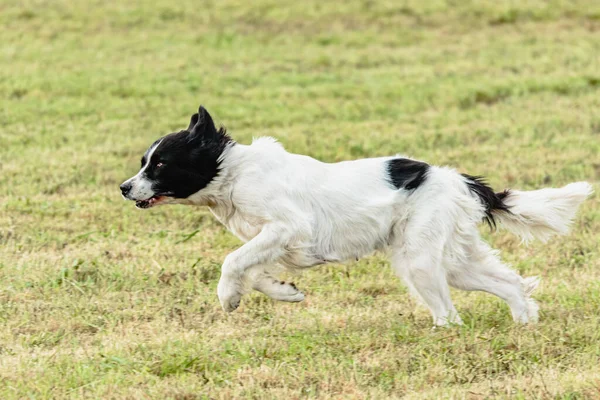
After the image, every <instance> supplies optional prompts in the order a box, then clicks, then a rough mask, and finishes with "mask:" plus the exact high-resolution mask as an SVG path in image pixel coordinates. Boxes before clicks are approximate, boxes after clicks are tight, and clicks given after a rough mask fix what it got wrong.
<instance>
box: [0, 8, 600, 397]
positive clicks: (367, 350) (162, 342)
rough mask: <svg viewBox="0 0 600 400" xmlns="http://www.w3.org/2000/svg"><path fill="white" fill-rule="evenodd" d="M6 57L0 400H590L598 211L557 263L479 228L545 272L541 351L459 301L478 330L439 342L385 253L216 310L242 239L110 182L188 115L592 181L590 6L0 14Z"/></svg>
mask: <svg viewBox="0 0 600 400" xmlns="http://www.w3.org/2000/svg"><path fill="white" fill-rule="evenodd" d="M0 39H1V40H0V188H1V191H0V378H1V379H0V391H1V393H2V396H1V397H2V398H6V399H8V398H21V397H25V396H35V397H38V398H50V397H53V398H57V397H69V396H77V397H90V398H99V397H104V398H108V397H110V396H113V398H122V397H127V396H129V397H130V398H138V397H140V398H142V397H146V398H147V397H156V398H167V397H168V398H180V399H184V398H185V399H192V398H196V397H194V396H197V397H198V398H200V396H202V395H206V396H212V397H213V398H232V397H234V398H235V397H238V398H239V397H242V396H254V397H256V398H264V397H273V398H278V397H280V396H284V395H285V396H292V398H296V397H301V396H317V397H335V396H342V397H356V398H360V397H371V398H378V397H379V398H389V397H399V396H404V395H408V394H411V395H414V396H417V397H421V396H423V397H431V398H439V396H441V395H444V396H457V397H461V396H462V397H464V396H467V395H469V396H471V395H473V394H469V393H475V394H474V395H473V396H477V395H495V394H496V395H503V396H513V395H514V396H517V395H521V396H529V397H530V396H542V397H543V396H549V397H556V396H559V397H560V396H563V397H564V396H571V395H573V396H591V395H592V393H595V394H596V395H597V388H598V383H597V382H598V381H600V375H599V374H600V370H599V368H598V365H597V357H598V355H599V354H600V349H599V347H598V342H599V339H600V338H599V337H598V332H600V329H598V327H599V325H600V319H599V316H598V312H597V310H598V308H599V306H600V284H599V283H598V279H599V277H600V265H599V262H598V258H599V255H600V253H599V252H598V246H597V245H598V240H599V231H600V215H599V211H598V204H599V202H598V196H597V195H596V196H595V197H594V198H593V199H591V200H590V201H588V203H586V204H585V205H584V207H583V209H582V212H581V215H580V217H579V218H578V220H577V222H576V224H575V227H574V233H573V234H572V235H571V236H570V237H568V238H564V239H562V240H556V241H554V242H552V243H551V244H550V245H549V246H543V245H540V244H538V245H534V246H532V247H529V248H524V247H518V245H519V243H518V240H517V239H516V238H514V237H512V236H510V235H507V234H506V233H504V232H500V233H498V234H495V235H494V236H493V237H492V236H489V233H488V231H487V230H486V231H484V232H485V235H486V237H488V238H489V239H490V240H492V241H493V244H494V245H495V246H497V247H499V248H501V249H502V250H503V251H504V252H503V254H504V257H505V259H506V260H507V262H510V263H512V264H513V265H514V266H515V268H517V269H519V271H520V272H521V273H522V274H524V275H541V276H542V277H543V282H544V286H543V288H542V290H541V292H540V294H539V297H538V298H539V299H540V302H541V303H542V323H541V325H540V328H539V329H538V330H537V331H535V332H539V333H535V332H534V331H521V330H518V328H515V327H514V326H513V325H512V321H511V320H510V316H509V315H508V311H507V309H506V308H505V307H504V306H503V305H502V304H501V303H500V302H498V301H496V299H493V298H491V297H489V296H485V295H479V294H474V295H472V296H468V295H467V294H464V293H463V294H458V293H457V294H455V296H456V298H457V304H458V306H457V307H458V308H459V310H460V312H461V313H462V314H463V315H464V316H466V318H465V320H466V321H467V327H466V328H464V329H462V330H460V329H459V330H450V331H444V332H441V333H440V332H430V329H429V325H430V320H429V316H428V315H427V312H426V311H425V310H423V309H421V308H418V307H416V304H415V303H414V302H413V301H412V300H411V299H410V297H409V296H408V294H407V293H406V290H405V289H404V288H403V286H402V285H401V284H400V283H399V281H398V280H397V279H396V278H395V277H394V276H393V275H392V273H391V272H390V271H389V267H388V265H387V263H386V261H385V259H384V258H383V257H381V256H374V257H372V258H369V259H366V260H363V261H361V262H359V263H354V264H351V265H347V266H331V267H324V268H320V269H318V270H316V271H311V272H310V273H308V274H306V275H303V276H302V277H299V278H294V279H295V280H296V281H297V283H298V284H299V286H300V287H301V288H302V289H305V290H306V291H307V294H308V300H307V301H306V302H305V303H303V304H301V305H296V306H291V305H281V304H274V303H272V302H271V301H270V300H267V299H265V298H264V297H260V296H258V295H253V296H250V297H249V298H248V299H247V300H246V301H245V304H244V305H243V306H242V307H241V309H240V310H239V312H237V313H235V314H234V315H232V316H225V315H223V313H222V312H221V311H220V309H219V305H218V301H217V300H216V295H215V286H216V279H217V278H218V275H219V267H220V263H221V261H222V259H223V258H224V256H225V255H226V254H227V253H228V252H229V251H231V250H232V249H234V248H236V247H237V246H239V244H240V243H239V241H237V239H235V238H234V237H233V236H232V235H230V234H229V233H227V232H226V231H225V230H224V228H222V227H221V226H220V225H219V224H218V223H216V222H215V220H214V219H213V218H212V217H211V216H210V214H209V213H208V212H207V211H206V210H203V209H193V208H186V207H181V206H176V207H175V206H174V207H164V208H162V207H161V208H157V209H152V210H150V211H147V212H141V211H139V210H136V209H134V207H133V205H132V204H130V203H125V202H123V201H122V199H121V197H120V194H119V190H118V185H119V183H121V182H122V181H123V180H124V179H126V178H128V177H129V176H131V175H133V174H134V173H135V172H136V171H137V168H138V166H139V159H140V157H141V155H142V154H143V152H144V151H145V149H146V148H147V147H148V145H150V144H151V143H152V142H153V141H154V140H155V139H157V138H158V137H160V136H162V135H164V134H166V133H169V132H172V131H176V130H179V129H183V128H185V127H186V126H187V124H188V121H189V117H190V115H191V114H193V113H194V112H195V111H196V110H197V108H198V106H199V105H200V104H203V105H204V106H205V107H206V108H207V109H208V110H209V112H210V113H211V114H212V115H213V117H214V118H215V121H216V122H217V123H221V124H223V125H225V126H226V127H227V128H228V130H229V132H230V133H231V135H232V136H233V137H234V138H235V139H236V140H238V141H239V142H242V143H246V144H248V143H250V141H251V140H252V138H253V137H256V136H262V135H271V136H274V137H276V138H278V139H279V140H280V141H281V142H282V143H283V145H284V146H285V147H286V148H287V149H288V150H289V151H292V152H297V153H303V154H307V155H310V156H313V157H316V158H318V159H321V160H323V161H328V162H334V161H340V160H348V159H354V158H359V157H372V156H380V155H391V154H395V153H401V154H405V155H407V156H412V157H416V158H420V159H423V160H426V161H427V162H429V163H432V164H444V165H450V166H453V167H455V168H457V169H458V170H459V171H460V172H467V173H470V174H476V175H485V176H487V177H488V178H489V182H490V183H491V184H492V186H493V187H495V188H496V189H498V190H500V189H504V188H505V187H513V188H522V189H533V188H540V187H544V186H560V185H564V184H566V183H569V182H571V181H576V180H588V181H591V182H592V183H595V184H597V182H598V180H599V178H600V113H599V112H598V110H599V109H600V3H599V2H598V1H594V0H571V1H567V0H564V1H561V0H550V1H542V0H525V1H509V0H498V1H454V0H419V1H416V0H415V1H412V0H400V1H370V0H361V1H355V0H350V1H344V2H333V1H332V2H326V1H312V0H307V1H300V2H298V1H271V0H258V1H253V2H248V1H236V0H225V1H188V0H184V1H166V0H156V1H130V2H124V1H123V2H122V1H97V0H93V1H64V0H56V1H41V0H40V1H29V0H26V1H15V0H0ZM544 321H546V322H544ZM448 338H449V339H448ZM594 382H595V383H594ZM595 390H596V391H595ZM185 396H188V397H185ZM565 398H566V397H565Z"/></svg>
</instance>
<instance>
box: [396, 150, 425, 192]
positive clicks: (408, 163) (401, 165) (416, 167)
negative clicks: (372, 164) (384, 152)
mask: <svg viewBox="0 0 600 400" xmlns="http://www.w3.org/2000/svg"><path fill="white" fill-rule="evenodd" d="M387 170H388V175H389V179H390V181H391V182H392V184H393V185H394V186H395V187H396V189H405V190H414V189H416V188H418V187H419V186H421V184H423V182H425V178H427V172H428V171H429V164H426V163H424V162H421V161H415V160H411V159H408V158H395V159H393V160H390V161H388V166H387Z"/></svg>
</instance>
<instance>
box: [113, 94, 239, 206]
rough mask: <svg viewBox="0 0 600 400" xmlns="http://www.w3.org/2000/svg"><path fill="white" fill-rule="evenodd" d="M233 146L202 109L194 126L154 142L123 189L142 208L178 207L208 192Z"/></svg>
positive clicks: (193, 120) (129, 198)
mask: <svg viewBox="0 0 600 400" xmlns="http://www.w3.org/2000/svg"><path fill="white" fill-rule="evenodd" d="M230 143H233V142H232V140H231V138H230V137H229V136H227V134H226V132H225V129H224V128H220V129H219V130H217V129H216V128H215V124H214V122H213V120H212V118H211V116H210V115H209V114H208V111H206V109H205V108H204V107H202V106H200V109H199V110H198V113H196V114H194V115H192V120H191V121H190V126H189V127H188V128H187V129H186V130H184V131H180V132H175V133H171V134H169V135H167V136H164V137H162V138H160V139H158V140H157V141H156V142H154V143H153V144H152V145H151V146H150V148H149V149H148V150H146V153H145V154H144V156H143V157H142V166H141V169H140V171H139V172H138V173H137V174H136V175H135V176H133V177H132V178H129V179H127V180H126V181H125V182H123V183H122V184H121V186H120V188H121V193H122V194H123V197H125V198H126V199H128V200H134V201H135V202H136V203H135V205H136V206H137V207H138V208H150V207H152V206H155V205H158V204H166V203H177V202H178V200H181V199H186V198H188V197H189V196H190V195H192V194H194V193H197V192H198V191H200V190H202V189H204V188H205V187H206V186H207V185H208V184H209V183H210V182H211V181H212V180H213V179H214V178H215V176H217V174H218V173H219V164H220V157H221V155H222V154H223V151H224V150H225V148H226V147H227V146H228V145H229V144H230Z"/></svg>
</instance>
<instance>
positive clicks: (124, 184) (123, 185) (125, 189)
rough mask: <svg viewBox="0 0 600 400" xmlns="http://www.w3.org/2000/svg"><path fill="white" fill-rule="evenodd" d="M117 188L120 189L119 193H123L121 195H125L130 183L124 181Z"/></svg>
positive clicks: (129, 188)
mask: <svg viewBox="0 0 600 400" xmlns="http://www.w3.org/2000/svg"><path fill="white" fill-rule="evenodd" d="M119 188H120V189H121V193H122V194H123V196H127V194H128V193H129V191H130V190H131V183H128V182H124V183H122V184H121V186H119Z"/></svg>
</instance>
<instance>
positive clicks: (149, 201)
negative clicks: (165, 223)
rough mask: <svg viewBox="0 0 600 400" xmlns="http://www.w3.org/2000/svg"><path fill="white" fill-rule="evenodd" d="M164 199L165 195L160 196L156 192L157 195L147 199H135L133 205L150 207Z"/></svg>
mask: <svg viewBox="0 0 600 400" xmlns="http://www.w3.org/2000/svg"><path fill="white" fill-rule="evenodd" d="M164 199H165V196H161V195H158V194H157V195H154V196H152V197H150V198H149V199H146V200H138V201H136V202H135V206H136V207H137V208H150V207H153V206H155V205H157V204H158V203H160V202H161V201H162V200H164Z"/></svg>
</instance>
